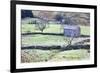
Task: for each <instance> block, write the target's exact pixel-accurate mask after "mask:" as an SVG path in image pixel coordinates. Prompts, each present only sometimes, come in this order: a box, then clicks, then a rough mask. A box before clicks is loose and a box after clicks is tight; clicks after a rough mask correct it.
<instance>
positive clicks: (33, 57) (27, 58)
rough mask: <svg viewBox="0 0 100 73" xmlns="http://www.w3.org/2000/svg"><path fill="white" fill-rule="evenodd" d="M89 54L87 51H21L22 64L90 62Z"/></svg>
mask: <svg viewBox="0 0 100 73" xmlns="http://www.w3.org/2000/svg"><path fill="white" fill-rule="evenodd" d="M89 55H90V54H89V53H88V51H87V50H85V49H80V50H70V51H59V50H40V49H30V50H28V49H27V50H22V51H21V57H22V58H21V62H22V63H25V62H28V63H30V62H47V61H49V62H52V61H74V60H88V59H89Z"/></svg>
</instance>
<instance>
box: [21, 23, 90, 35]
mask: <svg viewBox="0 0 100 73" xmlns="http://www.w3.org/2000/svg"><path fill="white" fill-rule="evenodd" d="M80 28H81V34H82V35H90V27H89V26H80ZM28 32H41V31H40V30H36V29H35V26H34V24H22V33H28ZM43 32H44V33H63V29H61V25H59V24H58V25H57V24H50V25H48V26H47V28H45V29H44V31H43Z"/></svg>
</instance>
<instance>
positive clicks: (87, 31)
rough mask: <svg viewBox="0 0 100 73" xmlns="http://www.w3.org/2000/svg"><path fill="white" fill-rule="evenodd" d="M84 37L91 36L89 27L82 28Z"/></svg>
mask: <svg viewBox="0 0 100 73" xmlns="http://www.w3.org/2000/svg"><path fill="white" fill-rule="evenodd" d="M80 29H81V34H82V35H90V27H89V26H80Z"/></svg>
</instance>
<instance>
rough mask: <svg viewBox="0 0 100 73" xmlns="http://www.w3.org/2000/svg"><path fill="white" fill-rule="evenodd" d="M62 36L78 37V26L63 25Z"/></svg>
mask: <svg viewBox="0 0 100 73" xmlns="http://www.w3.org/2000/svg"><path fill="white" fill-rule="evenodd" d="M64 36H67V37H79V36H80V27H79V26H77V25H64Z"/></svg>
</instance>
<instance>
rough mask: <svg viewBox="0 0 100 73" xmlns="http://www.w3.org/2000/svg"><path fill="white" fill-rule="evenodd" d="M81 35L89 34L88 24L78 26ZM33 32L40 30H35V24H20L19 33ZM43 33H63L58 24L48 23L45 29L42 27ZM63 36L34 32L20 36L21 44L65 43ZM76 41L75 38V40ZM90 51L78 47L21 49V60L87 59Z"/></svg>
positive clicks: (23, 61)
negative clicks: (73, 48) (67, 48)
mask: <svg viewBox="0 0 100 73" xmlns="http://www.w3.org/2000/svg"><path fill="white" fill-rule="evenodd" d="M80 28H81V35H90V27H89V26H80ZM31 32H32V33H34V32H41V31H40V30H36V29H35V26H34V25H32V24H22V32H21V33H31ZM43 33H63V29H61V26H60V25H57V24H55V25H49V26H48V27H47V28H46V29H44V31H43ZM64 38H65V37H64V36H56V35H42V34H34V35H26V36H22V40H21V42H22V46H24V45H27V46H28V45H65V44H66V41H65V40H64ZM76 41H77V40H76ZM89 55H90V53H88V50H86V49H85V48H84V49H81V48H80V49H78V50H69V51H68V50H67V51H66V50H65V51H59V49H58V50H57V49H56V50H54V49H52V48H51V49H49V50H42V49H38V48H37V49H36V48H33V49H29V48H28V49H24V50H21V62H22V63H25V62H28V63H30V62H47V61H70V60H72V61H73V60H88V59H89V57H90V56H89Z"/></svg>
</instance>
